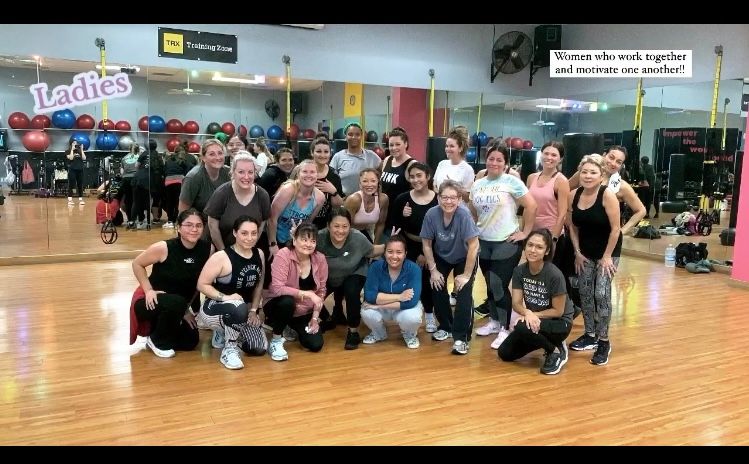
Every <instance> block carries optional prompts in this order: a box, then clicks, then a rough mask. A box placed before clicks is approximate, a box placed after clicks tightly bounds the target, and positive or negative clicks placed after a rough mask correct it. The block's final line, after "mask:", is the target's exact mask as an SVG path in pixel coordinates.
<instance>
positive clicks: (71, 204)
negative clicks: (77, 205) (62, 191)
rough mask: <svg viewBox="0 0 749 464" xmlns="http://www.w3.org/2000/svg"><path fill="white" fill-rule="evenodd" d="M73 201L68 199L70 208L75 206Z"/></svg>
mask: <svg viewBox="0 0 749 464" xmlns="http://www.w3.org/2000/svg"><path fill="white" fill-rule="evenodd" d="M73 204H74V203H73V199H72V198H71V197H68V206H73Z"/></svg>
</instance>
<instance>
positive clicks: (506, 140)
mask: <svg viewBox="0 0 749 464" xmlns="http://www.w3.org/2000/svg"><path fill="white" fill-rule="evenodd" d="M511 141H512V137H505V145H506V146H507V147H509V146H510V142H511Z"/></svg>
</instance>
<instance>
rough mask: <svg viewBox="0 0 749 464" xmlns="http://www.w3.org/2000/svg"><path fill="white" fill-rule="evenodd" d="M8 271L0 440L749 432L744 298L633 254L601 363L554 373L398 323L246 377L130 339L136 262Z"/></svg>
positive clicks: (453, 438) (745, 438) (717, 279)
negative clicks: (412, 342) (415, 334)
mask: <svg viewBox="0 0 749 464" xmlns="http://www.w3.org/2000/svg"><path fill="white" fill-rule="evenodd" d="M76 208H77V207H76ZM87 224H88V225H91V224H90V223H88V222H87ZM157 232H158V233H160V232H161V231H157ZM133 234H136V235H137V234H138V233H137V232H134V233H133ZM150 241H151V240H149V242H150ZM0 280H1V281H2V282H3V288H4V290H3V292H2V294H3V298H2V299H1V300H0V387H1V388H0V430H3V433H2V434H0V445H8V444H34V445H52V444H109V445H113V444H114V445H119V444H128V445H135V444H138V445H140V444H170V445H174V444H191V445H198V444H223V445H237V444H257V445H288V444H319V445H326V444H337V445H366V444H377V445H383V444H420V445H424V444H443V445H458V444H475V445H498V444H515V445H560V444H562V445H594V444H610V445H619V444H633V445H634V444H638V445H641V444H647V445H657V444H668V445H677V444H692V445H703V444H715V445H742V444H743V445H746V444H749V383H747V381H746V379H747V378H749V350H747V349H746V334H747V333H748V332H749V314H748V313H747V311H746V307H747V305H748V304H749V292H747V291H746V290H743V289H738V288H734V287H730V286H728V285H727V280H728V279H727V278H726V277H725V276H723V275H718V274H715V273H713V274H709V275H692V274H688V273H687V272H685V271H684V270H682V269H666V268H664V267H663V264H661V263H656V262H652V261H647V260H639V259H636V258H630V257H626V258H625V259H623V262H622V265H621V269H620V271H619V273H618V274H617V278H616V280H615V285H614V302H615V305H614V314H613V317H612V322H611V340H612V348H613V351H612V353H611V357H610V362H609V364H608V365H606V366H593V365H591V364H590V363H589V362H588V361H589V359H590V357H591V354H592V353H591V352H570V360H569V362H568V364H567V365H566V366H565V367H564V368H563V370H562V371H561V372H560V373H559V374H558V375H556V376H544V375H541V374H539V366H540V362H541V355H540V353H539V352H536V353H533V354H531V355H529V356H527V357H526V358H524V359H522V360H521V361H519V362H515V363H509V364H508V363H502V362H500V361H499V360H498V359H497V355H496V352H495V351H493V350H491V349H490V348H489V343H490V342H491V338H490V337H486V338H481V337H476V338H474V340H473V341H472V343H471V351H470V353H469V354H468V355H467V356H454V355H451V354H450V343H449V342H441V343H440V342H434V341H432V340H431V339H430V338H429V336H428V335H427V334H425V333H424V332H423V331H421V332H420V333H419V338H420V340H421V348H419V349H418V350H409V349H407V348H406V347H405V345H404V343H403V341H402V340H401V339H400V337H399V336H398V334H397V327H395V326H390V327H389V332H390V338H389V339H388V340H387V341H386V342H382V343H379V344H376V345H373V346H361V347H360V348H359V349H358V350H355V351H345V350H344V349H343V339H344V335H345V329H344V328H341V327H339V328H338V329H336V330H335V331H334V332H329V333H326V334H325V347H324V348H323V350H322V352H320V353H308V352H304V351H302V349H301V348H300V347H299V344H298V343H287V344H286V346H287V349H288V351H289V356H290V359H289V361H287V362H274V361H272V360H271V359H270V357H269V356H264V357H262V358H248V357H246V356H245V357H243V360H244V363H245V368H244V369H242V370H239V371H230V370H228V369H225V368H224V367H223V366H222V365H221V364H220V363H219V361H218V357H219V350H215V349H212V348H211V345H210V335H211V334H210V332H202V334H201V343H200V345H199V347H198V349H197V350H196V351H193V352H187V353H185V352H180V353H178V354H177V356H176V357H175V358H173V359H159V358H156V357H155V356H154V355H153V354H152V353H151V352H149V351H146V350H145V349H144V343H143V340H140V341H139V342H138V343H137V344H136V345H134V346H129V345H128V333H129V325H128V324H129V319H128V316H129V313H128V308H129V302H130V297H131V292H132V290H133V288H134V287H135V284H136V282H135V279H134V277H133V275H132V271H131V269H130V261H129V260H120V261H106V262H89V263H74V264H70V263H68V264H45V265H34V266H12V267H3V268H0ZM479 280H480V282H483V281H482V280H481V279H479ZM481 287H482V283H477V289H476V291H475V297H476V300H477V301H481V300H482V299H483V296H484V294H485V293H484V290H483V289H482V288H481ZM581 319H582V318H578V319H577V320H576V321H575V327H574V329H573V332H572V334H571V339H572V338H575V337H577V336H579V335H580V334H581V332H582V320H581ZM481 323H483V321H482V322H479V324H481ZM363 333H364V334H366V333H367V329H366V328H364V329H363Z"/></svg>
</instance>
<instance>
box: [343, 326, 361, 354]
mask: <svg viewBox="0 0 749 464" xmlns="http://www.w3.org/2000/svg"><path fill="white" fill-rule="evenodd" d="M359 343H361V336H359V332H352V331H350V330H349V331H348V333H347V334H346V344H345V345H343V348H344V349H347V350H355V349H357V348H359Z"/></svg>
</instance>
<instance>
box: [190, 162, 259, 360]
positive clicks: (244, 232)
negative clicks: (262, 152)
mask: <svg viewBox="0 0 749 464" xmlns="http://www.w3.org/2000/svg"><path fill="white" fill-rule="evenodd" d="M248 156H252V155H249V154H248ZM250 164H252V163H250ZM259 228H260V223H259V222H258V221H257V219H254V218H251V217H250V216H239V217H238V218H237V219H236V220H235V221H234V227H233V233H234V239H235V240H234V244H233V245H231V246H229V247H227V248H226V249H224V250H222V251H218V252H216V253H215V254H214V255H213V256H211V258H210V259H209V260H208V262H207V263H206V265H205V266H204V267H203V271H202V272H201V273H200V277H199V278H198V290H200V292H201V293H202V294H203V295H205V296H206V299H205V302H204V303H203V306H202V307H201V308H200V312H199V313H198V316H197V321H198V324H199V326H200V327H201V328H210V329H212V330H214V331H216V332H218V333H220V334H222V336H221V337H219V339H218V340H217V339H216V338H214V340H213V341H212V345H213V347H214V348H222V351H221V357H220V358H219V360H220V362H221V364H223V365H224V367H226V368H227V369H241V368H243V367H244V363H243V362H242V358H241V356H240V348H241V349H242V351H244V352H245V353H247V354H248V355H250V356H262V355H263V354H265V351H266V349H267V348H268V340H267V338H266V336H265V332H264V331H263V328H262V318H261V317H260V315H259V314H258V311H259V310H260V300H261V296H262V290H263V272H264V266H265V265H264V263H265V256H264V255H263V251H262V250H260V249H258V248H256V247H255V245H256V244H257V239H258V237H259V236H260V235H259ZM222 345H223V346H222Z"/></svg>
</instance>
